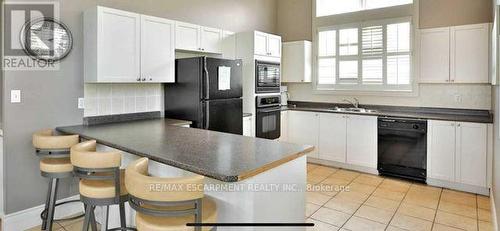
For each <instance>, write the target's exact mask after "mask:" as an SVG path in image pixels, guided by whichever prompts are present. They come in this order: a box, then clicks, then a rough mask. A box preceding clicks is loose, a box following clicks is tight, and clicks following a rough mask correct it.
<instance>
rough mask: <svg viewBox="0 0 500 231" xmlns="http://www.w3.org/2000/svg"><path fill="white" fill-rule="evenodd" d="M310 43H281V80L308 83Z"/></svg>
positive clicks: (310, 58)
mask: <svg viewBox="0 0 500 231" xmlns="http://www.w3.org/2000/svg"><path fill="white" fill-rule="evenodd" d="M311 47H312V45H311V42H309V41H296V42H286V43H283V53H282V55H283V56H282V62H281V69H282V75H281V81H282V82H287V83H310V82H311V76H312V53H311V52H312V49H311Z"/></svg>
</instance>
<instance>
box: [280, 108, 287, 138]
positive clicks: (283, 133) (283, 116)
mask: <svg viewBox="0 0 500 231" xmlns="http://www.w3.org/2000/svg"><path fill="white" fill-rule="evenodd" d="M280 120H281V124H280V127H281V132H280V133H281V136H280V138H279V141H283V142H288V111H282V112H281V119H280Z"/></svg>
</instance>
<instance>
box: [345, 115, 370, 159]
mask: <svg viewBox="0 0 500 231" xmlns="http://www.w3.org/2000/svg"><path fill="white" fill-rule="evenodd" d="M346 117H347V136H346V137H347V145H346V151H347V161H346V162H347V163H348V164H353V165H358V166H364V167H369V168H377V150H378V149H377V147H378V145H377V141H378V140H377V139H378V136H377V117H376V116H358V115H347V116H346Z"/></svg>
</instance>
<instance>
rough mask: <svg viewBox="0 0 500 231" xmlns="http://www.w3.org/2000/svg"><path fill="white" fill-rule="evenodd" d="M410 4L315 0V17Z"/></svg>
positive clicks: (395, 0)
mask: <svg viewBox="0 0 500 231" xmlns="http://www.w3.org/2000/svg"><path fill="white" fill-rule="evenodd" d="M471 1H473V0H471ZM412 3H413V0H316V17H322V16H327V15H335V14H343V13H349V12H356V11H362V10H370V9H377V8H384V7H391V6H399V5H405V4H412Z"/></svg>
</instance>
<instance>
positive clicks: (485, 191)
mask: <svg viewBox="0 0 500 231" xmlns="http://www.w3.org/2000/svg"><path fill="white" fill-rule="evenodd" d="M427 184H428V185H432V186H436V187H442V188H449V189H454V190H458V191H462V192H469V193H476V194H481V195H484V196H489V195H490V189H489V188H486V187H480V186H474V185H468V184H462V183H457V182H450V181H446V180H439V179H432V178H429V177H427Z"/></svg>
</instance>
